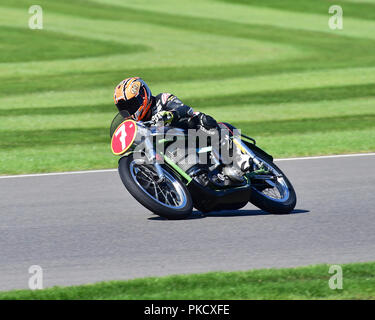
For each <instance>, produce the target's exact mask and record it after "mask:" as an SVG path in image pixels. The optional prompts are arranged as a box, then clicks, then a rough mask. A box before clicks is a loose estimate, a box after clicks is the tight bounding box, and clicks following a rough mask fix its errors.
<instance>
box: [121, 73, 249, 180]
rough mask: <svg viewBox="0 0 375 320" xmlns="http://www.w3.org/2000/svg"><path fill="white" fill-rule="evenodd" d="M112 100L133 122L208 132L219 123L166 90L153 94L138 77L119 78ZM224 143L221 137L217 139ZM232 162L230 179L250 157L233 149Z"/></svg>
mask: <svg viewBox="0 0 375 320" xmlns="http://www.w3.org/2000/svg"><path fill="white" fill-rule="evenodd" d="M114 102H115V105H116V107H117V109H118V110H119V113H120V115H121V116H122V117H123V118H132V119H133V120H135V121H150V120H152V121H153V122H155V123H158V122H159V123H160V122H161V123H162V124H163V125H170V126H173V127H178V128H182V129H197V128H198V127H199V129H200V130H202V131H205V132H206V133H208V134H209V135H214V134H216V133H217V132H219V135H220V126H219V125H218V123H217V121H216V120H215V119H214V118H213V117H211V116H209V115H206V114H204V113H202V112H194V111H193V109H192V108H191V107H190V106H188V105H185V104H184V103H183V102H182V101H181V100H180V99H179V98H177V97H176V96H175V95H173V94H170V93H159V94H158V95H156V96H153V95H152V94H151V90H150V88H149V87H148V85H147V84H146V82H145V81H144V80H143V79H141V78H140V77H130V78H127V79H125V80H123V81H121V82H120V83H119V84H118V85H117V86H116V88H115V92H114ZM216 129H218V130H216ZM221 145H222V147H223V146H224V140H222V139H221ZM237 153H238V154H237V157H236V161H235V164H236V166H235V167H237V169H235V170H234V171H233V170H232V172H233V173H228V176H232V178H233V180H237V179H238V177H240V176H242V174H241V172H246V171H247V170H248V169H249V168H250V166H251V161H250V157H249V156H248V155H246V154H242V152H241V151H239V150H237Z"/></svg>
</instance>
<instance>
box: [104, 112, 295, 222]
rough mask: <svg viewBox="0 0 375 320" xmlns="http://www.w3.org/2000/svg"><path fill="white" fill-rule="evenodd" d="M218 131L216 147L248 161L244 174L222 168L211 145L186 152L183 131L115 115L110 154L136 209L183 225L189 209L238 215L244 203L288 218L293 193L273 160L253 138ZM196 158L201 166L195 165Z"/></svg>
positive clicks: (227, 127) (226, 126)
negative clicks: (222, 146)
mask: <svg viewBox="0 0 375 320" xmlns="http://www.w3.org/2000/svg"><path fill="white" fill-rule="evenodd" d="M219 126H220V127H221V128H223V129H224V132H226V134H225V136H223V137H220V139H221V141H226V142H228V143H229V144H230V145H232V146H233V145H235V146H237V150H239V152H240V153H241V155H246V156H247V157H248V159H249V165H248V169H247V170H246V172H242V171H241V170H238V168H237V169H236V167H235V166H228V165H227V164H226V163H225V161H224V160H223V158H222V156H221V154H220V152H219V151H218V150H216V149H217V148H215V147H214V146H213V145H208V146H205V147H199V146H198V145H197V146H195V145H194V147H193V148H192V147H191V145H190V146H187V144H186V141H187V139H188V136H189V134H188V132H187V130H184V129H178V128H173V127H170V126H168V125H166V126H160V125H156V124H155V123H154V122H152V121H147V122H141V121H139V122H136V121H134V120H130V119H128V118H127V119H125V118H123V117H122V116H121V115H120V114H117V115H116V116H115V118H114V119H113V121H112V124H111V127H110V137H111V149H112V152H113V154H115V155H117V156H120V159H119V161H118V172H119V175H120V177H121V180H122V182H123V184H124V186H125V187H126V189H127V190H128V191H129V193H130V194H131V195H132V196H133V197H134V198H135V199H136V200H137V201H138V202H139V203H140V204H142V205H143V206H144V207H146V208H147V209H149V210H150V211H151V212H153V213H155V214H157V215H159V216H161V217H164V218H167V219H185V218H187V217H189V216H190V215H191V214H192V210H193V208H196V209H197V210H199V211H201V212H203V213H207V212H210V211H220V210H238V209H240V208H242V207H244V206H245V205H247V204H248V202H251V203H252V204H253V205H255V206H257V207H258V208H260V209H262V210H264V211H267V212H269V213H273V214H286V213H290V212H291V211H292V210H293V209H294V207H295V205H296V193H295V191H294V188H293V186H292V184H291V183H290V181H289V180H288V178H287V177H286V176H285V174H284V173H283V172H282V171H281V170H280V168H278V167H277V165H276V164H275V163H274V162H273V157H272V156H271V155H269V154H268V153H266V152H265V151H263V150H262V149H261V148H259V147H258V146H257V145H256V141H255V140H254V139H253V138H251V137H248V136H246V135H244V134H239V135H235V134H233V132H234V131H235V130H236V128H235V127H234V126H232V125H230V124H228V123H219ZM202 129H203V128H202ZM171 130H173V134H171V135H168V132H170V131H171ZM225 130H226V131H225ZM198 131H199V128H198ZM176 141H178V142H181V141H182V142H183V144H181V143H176ZM181 146H182V147H181ZM184 148H185V149H186V150H181V149H184ZM181 151H186V152H181ZM202 154H205V156H206V157H205V160H206V161H203V162H202V161H200V159H201V158H200V156H201V155H202Z"/></svg>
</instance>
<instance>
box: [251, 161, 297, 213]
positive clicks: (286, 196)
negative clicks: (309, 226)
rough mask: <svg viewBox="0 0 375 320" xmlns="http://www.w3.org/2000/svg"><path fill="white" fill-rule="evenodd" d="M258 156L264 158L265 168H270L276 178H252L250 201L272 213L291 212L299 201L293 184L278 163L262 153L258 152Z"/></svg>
mask: <svg viewBox="0 0 375 320" xmlns="http://www.w3.org/2000/svg"><path fill="white" fill-rule="evenodd" d="M257 157H258V159H260V160H262V162H263V164H264V169H266V170H268V171H269V172H270V174H271V175H273V176H275V178H274V179H269V180H256V179H254V180H252V181H251V182H252V185H251V188H252V192H251V196H250V202H251V203H252V204H253V205H255V206H257V207H258V208H260V209H262V210H265V211H267V212H270V213H275V214H286V213H290V212H291V211H292V210H293V209H294V207H295V206H296V203H297V197H296V193H295V191H294V188H293V186H292V184H291V183H290V181H289V180H288V178H287V177H286V176H285V174H284V173H283V172H282V171H281V169H280V168H279V167H278V166H277V165H276V164H274V163H273V162H272V161H270V160H269V159H266V158H265V157H262V156H261V155H260V154H257Z"/></svg>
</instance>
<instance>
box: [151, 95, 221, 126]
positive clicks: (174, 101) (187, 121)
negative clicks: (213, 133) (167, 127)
mask: <svg viewBox="0 0 375 320" xmlns="http://www.w3.org/2000/svg"><path fill="white" fill-rule="evenodd" d="M152 98H153V99H152V105H151V114H150V116H149V119H144V120H145V121H147V120H151V118H152V116H154V115H155V114H157V113H158V112H161V111H171V112H172V114H173V120H172V123H171V126H173V127H178V128H183V129H193V128H196V127H197V126H198V125H201V126H203V127H205V128H206V129H211V128H216V127H217V122H216V120H215V119H214V118H212V117H210V116H208V115H205V114H204V113H201V112H194V111H193V109H192V108H191V107H189V106H187V105H185V104H184V103H183V102H182V101H181V100H180V99H179V98H177V97H176V96H175V95H173V94H170V93H159V94H158V95H157V96H156V97H152Z"/></svg>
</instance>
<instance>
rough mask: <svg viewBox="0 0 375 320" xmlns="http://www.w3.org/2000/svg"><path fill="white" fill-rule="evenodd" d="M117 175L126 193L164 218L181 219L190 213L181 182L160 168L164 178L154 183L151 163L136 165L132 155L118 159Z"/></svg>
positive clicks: (190, 202) (188, 202) (190, 203)
mask: <svg viewBox="0 0 375 320" xmlns="http://www.w3.org/2000/svg"><path fill="white" fill-rule="evenodd" d="M118 170H119V174H120V177H121V180H122V182H123V184H124V185H125V187H126V189H127V190H128V191H129V193H130V194H131V195H132V196H133V197H134V198H135V199H136V200H137V201H138V202H139V203H141V204H142V205H143V206H145V207H146V208H147V209H149V210H150V211H152V212H154V213H155V214H157V215H159V216H161V217H164V218H167V219H185V218H187V217H188V216H189V215H191V213H192V210H193V201H192V199H191V196H190V193H189V191H188V190H187V189H186V187H185V185H184V184H183V183H182V182H181V181H180V180H179V179H177V178H176V177H175V175H174V174H173V173H172V172H170V171H168V170H167V169H166V168H163V173H164V175H165V179H164V181H162V182H157V180H158V175H157V174H156V172H155V170H154V167H153V166H152V165H146V164H138V163H137V162H136V161H135V160H134V158H133V155H130V156H127V157H122V158H121V159H120V161H119V168H118Z"/></svg>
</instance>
